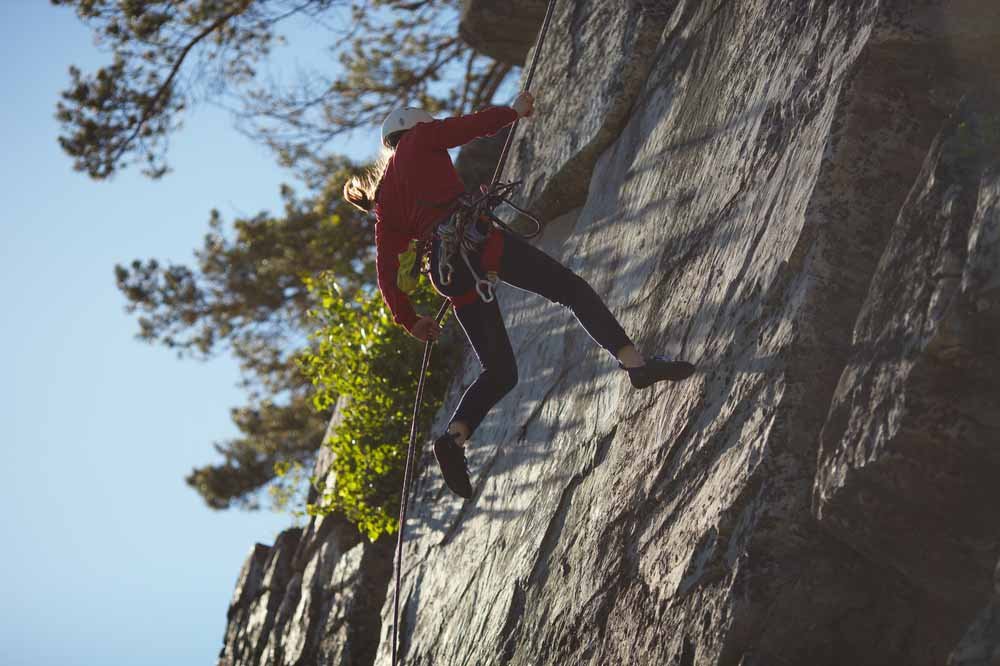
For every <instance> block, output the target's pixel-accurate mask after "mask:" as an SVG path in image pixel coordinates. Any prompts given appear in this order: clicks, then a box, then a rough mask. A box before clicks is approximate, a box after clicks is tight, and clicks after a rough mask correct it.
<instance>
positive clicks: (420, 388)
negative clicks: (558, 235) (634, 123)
mask: <svg viewBox="0 0 1000 666" xmlns="http://www.w3.org/2000/svg"><path fill="white" fill-rule="evenodd" d="M557 1H558V0H549V5H548V7H547V8H546V10H545V19H544V20H543V21H542V28H541V30H540V31H539V33H538V43H537V44H536V45H535V52H534V53H533V54H532V56H531V65H530V66H529V68H528V75H527V77H526V78H525V81H524V88H523V90H530V89H531V82H532V81H533V80H534V78H535V68H536V67H537V66H538V57H539V54H540V53H541V51H542V45H543V44H544V43H545V36H546V35H547V34H548V32H549V25H550V24H551V23H552V13H553V10H554V9H555V6H556V2H557ZM519 120H520V119H518V120H515V121H514V123H513V124H512V125H511V127H510V131H509V132H508V133H507V140H506V141H505V142H504V146H503V151H502V152H501V153H500V159H499V161H498V162H497V168H496V171H494V172H493V180H492V182H491V183H490V186H489V187H483V188H482V191H481V194H480V196H478V197H476V198H474V199H473V201H472V202H471V205H469V206H460V207H459V209H458V210H456V213H457V212H458V211H459V210H470V211H471V213H470V214H468V215H463V216H461V217H464V218H465V223H464V224H462V225H461V226H458V224H457V223H456V228H455V233H454V235H453V238H452V240H451V241H450V242H451V243H453V247H457V246H459V245H460V246H461V247H462V248H463V249H464V248H465V242H466V234H467V229H466V228H467V227H470V228H472V229H474V230H477V231H475V232H473V233H472V234H470V236H469V237H470V239H471V240H470V241H469V242H470V243H472V244H473V251H475V250H476V248H477V246H476V243H479V242H480V241H476V240H475V239H477V238H479V236H480V235H481V236H482V241H481V242H485V239H486V235H487V234H488V233H489V226H488V225H489V224H490V223H492V224H497V225H499V226H500V228H502V229H505V230H507V231H513V230H512V229H510V227H509V226H508V225H506V224H504V223H503V222H502V221H500V219H499V218H497V217H496V215H495V214H494V212H493V211H494V210H495V209H496V208H497V206H499V205H500V204H501V203H506V204H508V205H509V206H511V207H512V208H514V210H516V211H517V212H519V213H521V214H522V215H524V216H526V217H528V218H529V219H531V220H533V221H534V222H535V224H536V225H537V230H536V231H535V232H534V233H533V234H531V236H529V238H530V237H534V236H537V235H538V233H539V232H540V231H541V226H542V225H541V223H540V222H539V221H538V219H536V218H535V217H534V216H532V215H530V214H529V213H528V212H527V211H524V210H522V209H521V208H518V207H517V206H515V205H514V204H512V203H511V202H510V199H509V197H510V194H511V192H512V191H513V190H514V188H516V187H517V186H518V185H519V184H520V182H513V183H504V184H501V182H500V177H501V176H502V175H503V170H504V166H506V164H507V156H508V155H509V154H510V147H511V143H512V141H513V139H514V132H515V131H516V130H517V124H518V121H519ZM454 217H455V213H453V214H452V216H451V218H449V219H453V218H454ZM484 217H485V218H486V220H488V222H487V223H486V224H485V230H484V227H483V226H481V222H482V219H483V218H484ZM470 220H471V223H470ZM442 242H443V239H442ZM478 247H481V244H480V245H479V246H478ZM460 252H462V255H461V256H462V258H463V259H464V260H465V262H466V265H467V266H468V267H469V270H470V271H472V275H473V276H474V277H475V279H476V292H477V293H479V296H480V297H481V298H483V292H482V291H480V289H481V288H482V289H484V290H485V292H486V295H488V296H489V297H490V300H493V298H495V296H494V294H493V282H492V281H491V280H483V279H482V278H481V277H480V276H479V275H478V274H477V273H476V271H475V270H473V268H472V265H471V262H470V261H469V258H468V250H464V251H463V250H460ZM419 256H420V254H418V257H419ZM419 264H420V261H419V260H417V261H416V265H417V266H418V267H419ZM439 277H440V276H439ZM450 280H451V272H449V277H448V281H449V282H450ZM483 282H485V283H486V284H487V285H489V287H488V288H487V287H484V286H482V284H481V283H483ZM442 283H443V284H448V282H444V281H443V280H442ZM483 300H486V299H485V298H483ZM450 305H451V302H450V301H449V300H447V299H445V301H444V303H442V304H441V308H440V309H439V310H438V313H437V316H436V317H435V318H434V320H435V321H436V322H437V323H438V324H439V325H440V323H441V321H442V320H443V319H444V316H445V314H446V313H447V312H448V308H449V307H450ZM433 345H434V341H433V340H428V341H427V342H426V343H425V344H424V358H423V361H422V362H421V365H420V379H419V380H418V382H417V397H416V400H415V401H414V404H413V422H412V423H411V424H410V442H409V445H408V446H407V449H406V466H405V468H404V472H403V490H402V493H401V495H400V499H399V533H398V535H397V537H396V563H395V565H396V587H395V591H394V592H393V598H392V604H393V613H392V666H396V664H398V663H399V662H398V661H397V658H398V656H399V592H400V585H401V580H402V569H403V532H404V530H405V528H406V510H407V508H408V505H409V498H410V484H411V483H412V481H413V468H414V466H415V464H416V461H415V458H416V456H415V455H414V453H415V450H416V443H417V420H418V417H419V416H420V404H421V403H422V402H423V397H424V380H425V379H426V377H427V367H428V366H429V365H430V360H431V348H432V347H433Z"/></svg>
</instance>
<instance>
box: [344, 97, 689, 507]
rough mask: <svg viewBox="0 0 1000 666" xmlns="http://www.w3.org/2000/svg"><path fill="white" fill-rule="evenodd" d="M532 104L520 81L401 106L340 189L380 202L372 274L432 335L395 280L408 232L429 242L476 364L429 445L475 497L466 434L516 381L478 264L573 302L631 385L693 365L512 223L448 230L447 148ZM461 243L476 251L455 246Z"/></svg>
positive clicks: (414, 328)
mask: <svg viewBox="0 0 1000 666" xmlns="http://www.w3.org/2000/svg"><path fill="white" fill-rule="evenodd" d="M533 110H534V100H533V98H532V96H531V95H530V94H529V93H526V92H523V93H521V94H520V95H518V96H517V99H515V100H514V103H513V104H512V105H511V106H510V107H505V106H497V107H492V108H489V109H486V110H484V111H480V112H478V113H473V114H470V115H466V116H459V117H455V118H447V119H445V120H435V119H434V118H432V117H431V116H430V114H428V113H427V112H426V111H422V110H420V109H413V108H403V109H397V110H395V111H393V112H392V113H390V114H389V116H388V117H387V118H386V119H385V122H384V123H383V125H382V143H383V144H384V146H385V148H386V155H385V157H384V159H383V160H381V161H380V162H379V164H378V165H377V166H376V167H374V168H373V169H372V170H371V171H370V172H369V173H368V174H367V175H366V176H364V177H360V178H359V177H355V178H352V179H351V180H350V181H348V182H347V184H346V185H345V186H344V196H345V198H346V199H347V200H348V201H349V202H350V203H351V204H353V205H354V206H356V207H357V208H360V209H361V210H363V211H365V212H367V213H370V212H372V211H374V213H375V220H376V221H375V250H376V262H375V263H376V270H377V273H378V286H379V289H380V290H381V292H382V297H383V299H384V300H385V303H386V305H387V306H388V308H389V310H390V311H391V312H392V316H393V319H394V320H395V321H396V323H398V324H401V325H402V326H404V327H405V328H406V330H407V331H409V333H410V334H411V335H412V336H413V337H415V338H417V339H418V340H421V341H424V342H428V341H431V340H436V339H437V337H438V336H439V335H440V333H441V328H440V326H439V325H438V323H437V321H436V320H435V319H434V318H433V317H427V316H419V315H417V314H416V312H414V310H413V306H412V305H411V304H410V300H409V298H408V297H407V296H406V293H405V292H404V291H403V290H402V289H401V288H400V287H399V284H398V276H399V274H400V255H404V254H405V253H406V252H407V251H408V249H409V246H410V242H411V241H413V240H416V241H418V242H420V243H421V244H425V243H426V244H427V246H428V247H429V250H430V278H431V283H432V284H433V285H434V288H435V289H436V290H437V291H438V292H439V293H440V294H441V295H442V296H445V297H447V298H448V299H450V300H451V302H452V305H453V306H454V308H455V315H456V317H457V318H458V321H459V323H460V324H461V326H462V329H463V330H464V331H465V334H466V336H467V337H468V339H469V343H470V344H471V345H472V348H473V350H474V351H475V352H476V355H477V356H478V357H479V362H480V364H481V366H482V372H481V373H480V375H479V377H478V378H477V379H476V381H475V382H473V384H472V385H471V386H470V387H469V388H468V390H466V392H465V394H464V395H463V396H462V400H461V402H460V403H459V405H458V408H457V409H456V410H455V413H454V415H453V416H452V418H451V422H450V424H449V425H448V429H447V431H446V432H445V433H444V434H442V435H441V436H440V437H438V438H437V440H436V441H435V442H434V456H435V458H437V461H438V465H440V467H441V475H442V476H443V477H444V480H445V483H447V484H448V487H449V488H451V490H452V491H453V492H455V493H456V494H458V495H460V496H461V497H464V498H469V497H472V484H471V482H470V481H469V470H468V466H467V463H466V459H465V442H466V441H467V440H468V439H469V438H470V437H471V436H472V433H473V432H475V430H476V428H477V427H478V426H479V424H480V422H481V421H482V420H483V418H484V417H485V416H486V414H487V412H489V411H490V409H492V407H493V406H494V405H495V404H496V403H497V402H498V401H499V400H500V398H502V397H503V396H504V395H506V394H507V393H508V392H509V391H510V390H511V389H513V388H514V385H515V384H517V361H516V360H515V358H514V352H513V350H512V349H511V345H510V340H509V339H508V337H507V329H506V327H505V326H504V322H503V317H502V316H501V314H500V307H499V306H498V304H497V302H496V300H495V298H493V297H492V291H491V290H489V289H488V290H487V293H486V294H482V293H481V291H482V290H481V289H479V290H477V287H481V284H482V283H483V280H482V278H481V277H480V275H483V274H485V275H487V276H489V278H490V280H489V282H490V283H493V282H495V281H496V280H497V279H500V280H502V281H504V282H506V283H508V284H511V285H513V286H515V287H518V288H520V289H524V290H526V291H530V292H533V293H535V294H539V295H541V296H544V297H545V298H547V299H549V300H550V301H552V302H555V303H559V304H561V305H564V306H566V307H568V308H569V309H570V310H571V311H572V312H573V314H574V315H575V316H576V318H577V320H579V322H580V323H581V324H582V325H583V327H584V329H585V330H586V331H587V333H588V334H589V335H590V337H591V338H593V339H594V341H596V342H597V344H599V345H600V346H601V347H603V348H604V349H606V350H607V351H608V352H609V353H610V354H611V355H612V356H614V357H615V358H616V359H617V360H618V364H619V367H621V368H622V369H624V370H625V371H627V372H628V375H629V379H630V381H631V383H632V385H633V386H634V387H635V388H639V389H641V388H646V387H648V386H651V385H653V384H654V383H656V382H659V381H663V380H671V381H678V380H681V379H685V378H687V377H689V376H690V375H691V374H692V373H693V372H694V366H693V365H691V364H690V363H686V362H683V361H671V360H669V359H667V358H664V357H662V356H654V357H651V358H644V357H643V356H642V355H641V354H640V353H639V352H638V351H637V350H636V348H635V345H633V343H632V341H631V340H630V339H629V337H628V335H626V333H625V331H624V330H623V329H622V327H621V325H620V324H619V323H618V321H617V320H616V319H615V317H614V315H612V314H611V312H610V311H609V310H608V308H607V306H605V305H604V303H603V301H601V298H600V297H599V296H598V295H597V294H596V293H595V292H594V290H593V289H592V288H591V287H590V285H589V284H587V282H586V281H584V280H583V279H582V278H580V277H579V276H577V275H576V274H574V273H573V272H572V271H570V270H569V269H568V268H566V267H565V266H563V265H562V264H560V263H559V262H557V261H556V260H555V259H552V258H551V257H549V256H548V255H546V254H545V253H543V252H542V251H541V250H539V249H537V248H536V247H534V246H533V245H530V244H528V243H527V242H525V241H524V240H523V239H521V238H520V237H518V236H517V235H515V234H512V233H510V232H508V231H506V230H500V229H497V228H489V229H488V230H486V231H485V233H484V232H483V230H482V229H478V230H477V225H475V224H473V225H468V228H466V229H465V230H464V235H465V238H462V239H458V241H457V245H456V242H455V239H454V238H453V237H449V233H450V234H452V236H453V235H454V233H455V228H456V225H455V224H454V223H453V220H454V217H455V212H456V209H457V207H458V205H459V204H457V203H456V202H458V201H459V198H460V197H461V196H462V195H463V194H464V193H465V187H464V186H463V184H462V181H461V180H460V179H459V176H458V173H457V172H456V171H455V168H454V166H453V165H452V162H451V157H450V156H449V155H448V149H449V148H455V147H458V146H461V145H463V144H465V143H468V142H469V141H472V140H473V139H476V138H479V137H483V136H488V135H492V134H495V133H496V132H498V131H499V130H501V129H503V128H504V127H506V126H508V125H510V124H511V123H513V122H514V121H515V120H517V119H518V118H526V117H528V116H530V115H531V114H532V112H533ZM458 228H460V229H462V228H464V227H463V226H458ZM477 234H478V235H477ZM463 241H464V243H463ZM463 244H464V246H465V248H466V249H469V248H471V252H468V251H466V250H462V249H461V246H462V245H463ZM456 248H458V249H456ZM459 253H463V256H462V260H459V259H458V258H457V257H456V255H458V254H459ZM449 254H450V255H451V256H447V255H449ZM453 259H454V261H453ZM417 261H418V262H419V258H418V259H417Z"/></svg>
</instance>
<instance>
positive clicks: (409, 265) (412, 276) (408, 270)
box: [396, 241, 420, 294]
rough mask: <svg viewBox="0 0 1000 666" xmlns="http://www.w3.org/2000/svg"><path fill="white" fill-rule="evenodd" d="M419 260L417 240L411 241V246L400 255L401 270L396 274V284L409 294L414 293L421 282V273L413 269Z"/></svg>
mask: <svg viewBox="0 0 1000 666" xmlns="http://www.w3.org/2000/svg"><path fill="white" fill-rule="evenodd" d="M416 261H417V241H410V247H409V248H407V250H406V252H404V253H403V254H401V255H399V272H398V273H397V274H396V286H397V287H399V288H400V289H401V290H402V291H403V292H405V293H407V294H411V293H413V290H415V289H416V288H417V284H419V282H420V273H419V272H417V271H414V270H413V264H415V263H416Z"/></svg>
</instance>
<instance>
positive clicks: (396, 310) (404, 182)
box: [375, 106, 517, 330]
mask: <svg viewBox="0 0 1000 666" xmlns="http://www.w3.org/2000/svg"><path fill="white" fill-rule="evenodd" d="M515 120H517V112H516V111H514V109H511V108H509V107H505V106H497V107H492V108H489V109H486V110H485V111H480V112H479V113H473V114H470V115H467V116H458V117H456V118H447V119H445V120H435V121H434V122H430V123H420V124H419V125H417V126H416V127H414V128H413V129H411V130H410V131H408V132H406V134H404V135H403V137H402V139H400V141H399V144H398V145H397V146H396V151H395V153H394V154H393V156H392V158H391V159H390V160H389V165H388V166H387V167H386V170H385V175H384V176H383V177H382V184H381V185H380V186H379V191H378V195H377V197H376V201H375V268H376V271H377V272H378V288H379V290H380V291H381V292H382V298H383V299H384V300H385V304H386V305H387V306H388V307H389V310H390V311H391V312H392V318H393V319H394V320H395V321H396V323H397V324H401V325H403V326H405V327H406V330H411V329H412V327H413V324H414V323H416V321H417V314H416V312H414V310H413V305H412V304H411V303H410V299H409V298H408V297H407V295H406V293H405V292H403V291H402V290H401V289H400V288H399V287H398V286H397V284H396V276H397V274H398V273H399V255H400V254H402V253H403V252H406V250H407V248H408V247H409V243H410V241H411V240H413V239H424V238H426V237H427V235H428V234H429V233H430V231H431V229H433V227H434V226H435V225H436V224H437V223H438V222H440V221H442V220H443V219H445V218H446V217H447V216H448V215H449V214H450V213H451V210H450V207H449V205H448V204H450V203H452V202H453V201H454V199H455V197H457V196H458V195H459V194H461V193H463V192H465V186H464V185H463V184H462V180H461V179H460V178H459V177H458V173H457V172H456V171H455V166H454V165H453V164H452V162H451V156H450V155H448V149H449V148H455V147H458V146H461V145H463V144H466V143H468V142H469V141H472V140H473V139H476V138H479V137H481V136H488V135H490V134H495V133H496V132H497V131H499V130H500V129H502V128H504V127H506V126H507V125H510V124H511V123H513V122H514V121H515ZM435 204H438V205H435ZM441 204H443V205H441ZM502 247H503V245H502V238H501V236H500V235H499V234H498V233H496V232H495V230H494V233H491V234H490V237H489V238H488V239H487V241H486V247H485V248H484V250H483V265H484V266H485V267H488V269H489V268H490V267H496V266H497V265H498V264H499V256H500V251H501V249H502Z"/></svg>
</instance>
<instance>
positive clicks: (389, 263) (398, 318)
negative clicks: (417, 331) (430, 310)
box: [375, 225, 417, 331]
mask: <svg viewBox="0 0 1000 666" xmlns="http://www.w3.org/2000/svg"><path fill="white" fill-rule="evenodd" d="M392 240H395V239H393V238H392V235H391V234H386V233H384V232H381V231H380V230H379V227H378V225H376V226H375V272H376V274H377V275H378V289H379V291H380V292H382V300H383V301H385V305H386V307H388V308H389V311H390V312H391V313H392V319H393V321H395V322H396V323H397V324H399V325H400V326H403V327H404V328H405V329H406V330H407V331H412V330H413V325H414V324H415V323H417V313H416V311H414V309H413V304H412V303H410V298H409V297H408V296H407V295H406V293H405V292H404V291H403V290H402V289H400V288H399V285H397V284H396V277H397V276H398V275H399V250H400V248H399V247H397V246H398V243H394V242H392ZM403 245H404V247H403V249H405V243H404V244H403Z"/></svg>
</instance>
